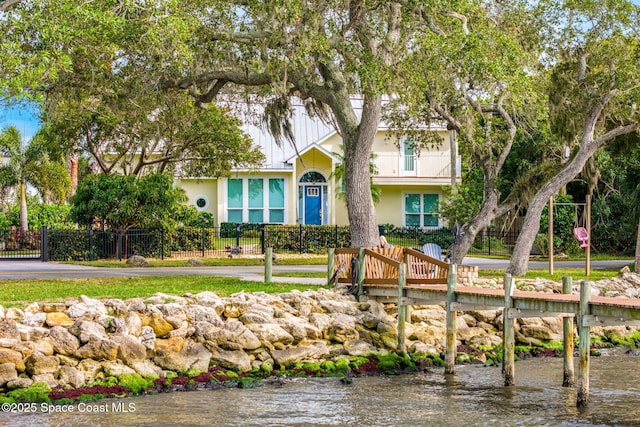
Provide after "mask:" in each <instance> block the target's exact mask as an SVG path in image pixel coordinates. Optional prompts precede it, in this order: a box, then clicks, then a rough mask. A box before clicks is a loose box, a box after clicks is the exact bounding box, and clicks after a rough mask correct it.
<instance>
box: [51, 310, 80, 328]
mask: <svg viewBox="0 0 640 427" xmlns="http://www.w3.org/2000/svg"><path fill="white" fill-rule="evenodd" d="M45 323H46V324H47V326H49V327H50V328H53V327H55V326H71V325H73V323H74V321H73V320H72V319H71V318H70V317H69V316H67V315H66V314H65V313H61V312H58V311H54V312H50V313H47V314H46V320H45Z"/></svg>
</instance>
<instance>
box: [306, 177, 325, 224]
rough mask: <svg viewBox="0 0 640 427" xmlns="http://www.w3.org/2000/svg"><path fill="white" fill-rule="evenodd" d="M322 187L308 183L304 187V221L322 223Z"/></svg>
mask: <svg viewBox="0 0 640 427" xmlns="http://www.w3.org/2000/svg"><path fill="white" fill-rule="evenodd" d="M321 209H322V187H320V186H319V185H313V186H311V185H309V186H306V187H304V223H305V224H315V225H320V224H322V215H321Z"/></svg>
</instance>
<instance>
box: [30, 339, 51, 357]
mask: <svg viewBox="0 0 640 427" xmlns="http://www.w3.org/2000/svg"><path fill="white" fill-rule="evenodd" d="M33 344H34V346H35V348H34V350H35V351H38V352H40V353H42V354H44V355H45V356H53V343H52V342H51V339H50V338H49V337H47V338H42V339H39V340H38V341H34V342H33Z"/></svg>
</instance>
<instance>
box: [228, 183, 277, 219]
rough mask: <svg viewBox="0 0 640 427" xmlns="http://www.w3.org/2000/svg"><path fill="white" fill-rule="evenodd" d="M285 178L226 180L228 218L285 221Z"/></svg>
mask: <svg viewBox="0 0 640 427" xmlns="http://www.w3.org/2000/svg"><path fill="white" fill-rule="evenodd" d="M284 220H285V214H284V179H283V178H269V179H265V178H230V179H228V180H227V221H229V222H253V223H265V222H270V223H284Z"/></svg>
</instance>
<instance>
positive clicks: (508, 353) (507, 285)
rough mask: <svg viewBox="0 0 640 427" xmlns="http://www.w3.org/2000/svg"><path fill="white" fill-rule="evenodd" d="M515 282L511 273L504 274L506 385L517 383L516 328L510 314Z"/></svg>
mask: <svg viewBox="0 0 640 427" xmlns="http://www.w3.org/2000/svg"><path fill="white" fill-rule="evenodd" d="M514 288H515V283H514V280H513V277H511V274H509V273H506V274H505V275H504V311H503V314H502V323H503V331H502V332H503V339H502V347H503V352H504V353H503V357H502V374H503V375H504V385H505V386H512V385H515V346H516V339H515V330H514V321H515V319H513V318H512V317H511V316H510V310H511V309H512V308H513V291H514Z"/></svg>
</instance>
